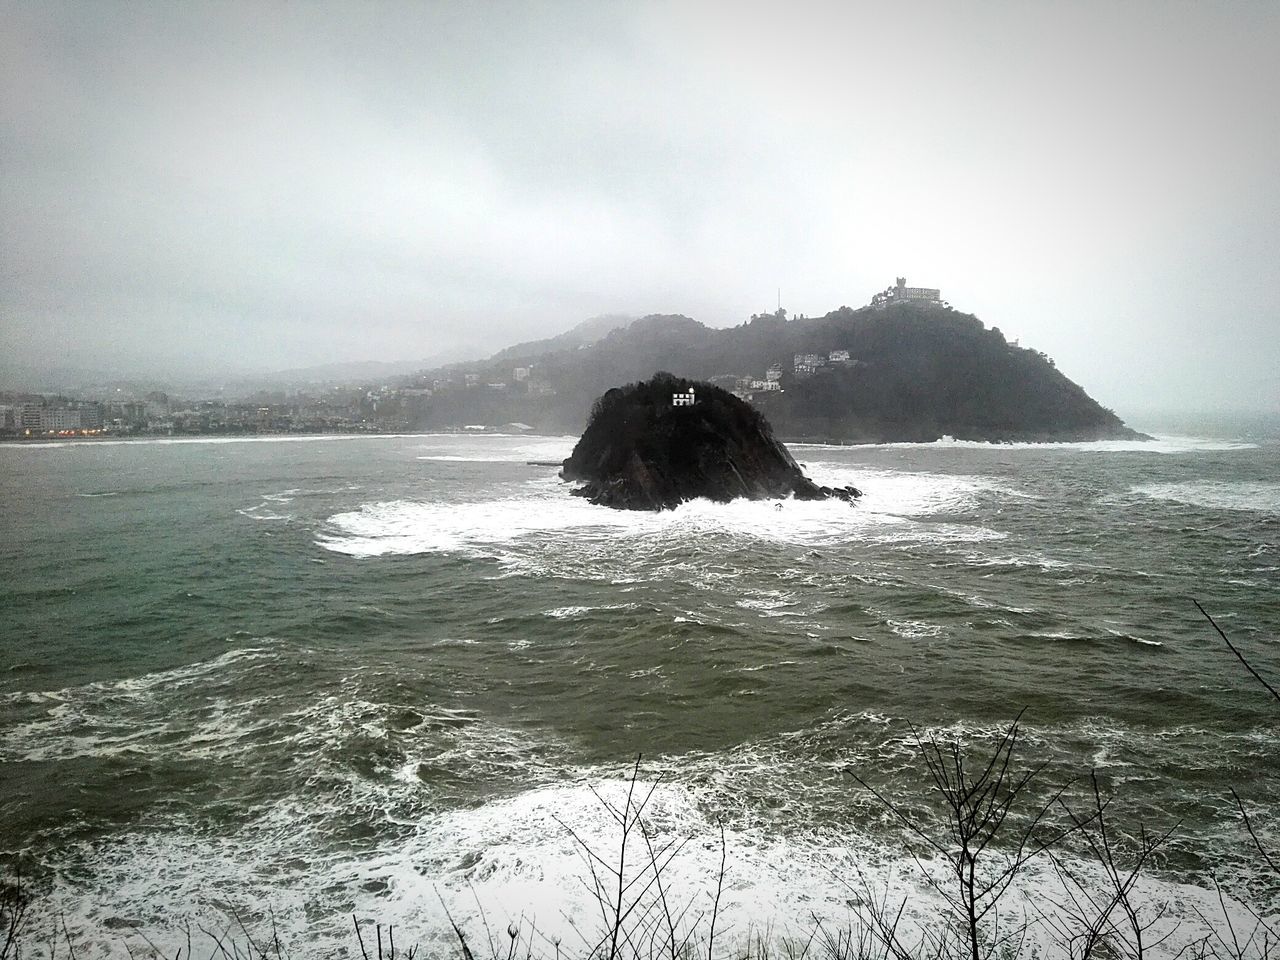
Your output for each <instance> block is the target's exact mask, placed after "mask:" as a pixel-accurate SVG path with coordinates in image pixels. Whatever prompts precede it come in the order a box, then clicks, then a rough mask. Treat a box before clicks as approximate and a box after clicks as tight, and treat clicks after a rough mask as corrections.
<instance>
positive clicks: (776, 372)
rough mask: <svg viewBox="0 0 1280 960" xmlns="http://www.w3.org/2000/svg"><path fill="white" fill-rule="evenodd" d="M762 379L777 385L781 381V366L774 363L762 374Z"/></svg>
mask: <svg viewBox="0 0 1280 960" xmlns="http://www.w3.org/2000/svg"><path fill="white" fill-rule="evenodd" d="M764 378H765V380H767V381H770V382H772V383H777V382H778V381H779V380H781V379H782V364H780V363H775V364H773V365H772V366H771V367H769V369H768V370H766V371H765V372H764Z"/></svg>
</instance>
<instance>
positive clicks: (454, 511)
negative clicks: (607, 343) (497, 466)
mask: <svg viewBox="0 0 1280 960" xmlns="http://www.w3.org/2000/svg"><path fill="white" fill-rule="evenodd" d="M827 466H828V465H825V464H824V465H822V469H823V471H825V473H822V472H820V473H819V476H821V478H822V480H821V482H829V483H835V484H838V485H844V484H847V483H850V482H854V481H857V482H859V483H860V484H861V485H862V486H863V487H864V488H865V491H866V495H865V496H864V497H863V499H862V500H861V501H858V502H855V503H846V502H844V501H841V500H819V501H798V500H785V501H764V500H735V501H732V502H731V503H715V502H712V501H710V500H701V499H699V500H692V501H689V502H687V503H683V504H681V505H680V506H678V507H677V508H676V509H674V510H664V511H661V512H649V511H627V510H610V509H607V508H603V507H599V506H596V505H595V504H592V503H589V502H588V501H586V500H584V499H581V498H577V497H572V496H570V495H569V486H568V484H565V483H563V482H560V481H558V480H557V479H556V478H554V477H545V478H537V479H533V480H529V481H527V482H525V483H523V484H521V485H520V486H519V487H518V488H515V489H518V490H519V491H520V493H519V495H516V496H506V497H499V498H495V499H491V500H476V501H469V502H458V501H435V500H393V501H383V502H378V503H368V504H364V505H362V506H361V507H359V509H356V510H351V511H346V512H343V513H339V514H336V515H334V516H332V517H330V518H329V520H328V523H327V526H326V528H325V529H323V530H322V531H321V532H320V534H319V535H318V537H317V539H316V543H317V544H318V545H320V546H322V547H324V548H326V549H328V550H333V551H335V552H337V553H344V554H347V555H348V556H352V557H361V558H369V557H379V556H387V555H410V554H422V553H447V552H463V553H468V554H472V555H481V556H491V557H497V558H498V559H500V560H504V561H520V562H525V561H534V560H538V559H539V558H541V559H542V560H548V558H550V557H553V556H555V555H556V554H561V555H563V554H564V553H566V552H569V551H574V552H576V553H577V554H579V555H582V554H584V553H591V554H592V555H593V556H594V555H597V554H599V553H608V552H609V550H608V548H609V547H610V546H611V545H614V544H616V541H617V539H618V538H619V537H623V538H628V539H630V540H633V541H635V540H639V541H641V543H640V544H638V545H636V544H633V552H634V549H635V548H637V547H638V548H639V553H640V554H641V555H643V553H644V552H645V551H646V550H647V551H649V552H652V553H654V554H662V556H661V559H662V561H663V562H664V563H666V564H668V565H671V564H673V563H676V564H678V563H679V562H681V560H680V559H679V558H676V559H672V558H670V557H667V556H666V555H665V554H664V553H663V551H665V550H668V549H670V548H671V547H672V546H677V547H678V545H679V544H681V543H692V542H696V541H699V540H706V539H708V538H714V537H727V538H730V539H737V540H743V541H756V542H766V543H774V544H778V543H791V544H797V545H807V546H820V545H823V544H830V543H841V542H846V541H848V540H874V541H880V542H890V543H895V542H922V541H938V540H946V541H975V540H993V539H1000V538H1001V537H1002V536H1003V534H1000V533H998V532H996V531H993V530H990V529H988V528H984V527H980V526H976V525H972V524H965V523H955V522H948V523H930V522H923V521H924V520H925V519H926V518H928V517H929V516H930V515H932V514H939V513H943V514H955V513H963V512H965V511H967V510H968V509H969V507H971V506H972V505H973V504H974V503H975V502H976V498H977V496H978V495H980V494H981V493H982V492H983V491H993V492H997V493H999V492H1002V491H1003V490H1004V488H1003V487H1001V486H1000V485H998V484H996V483H994V482H990V481H986V480H984V479H983V478H980V477H967V476H961V477H954V476H948V475H936V474H921V473H908V472H899V471H886V470H880V471H848V472H847V473H845V472H842V471H841V470H838V469H837V470H827V469H826V468H827ZM864 478H865V480H864ZM507 489H508V490H512V489H513V488H512V487H508V488H507ZM569 534H571V535H572V536H568V535H569ZM615 574H616V571H615Z"/></svg>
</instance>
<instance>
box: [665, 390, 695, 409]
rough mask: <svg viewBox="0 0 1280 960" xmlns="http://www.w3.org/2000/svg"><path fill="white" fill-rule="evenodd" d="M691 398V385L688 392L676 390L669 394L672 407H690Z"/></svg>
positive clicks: (692, 398)
mask: <svg viewBox="0 0 1280 960" xmlns="http://www.w3.org/2000/svg"><path fill="white" fill-rule="evenodd" d="M693 400H694V396H693V387H690V388H689V392H688V393H680V392H679V391H677V392H675V393H673V394H671V405H672V406H673V407H692V406H693Z"/></svg>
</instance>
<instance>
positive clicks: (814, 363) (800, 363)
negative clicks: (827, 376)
mask: <svg viewBox="0 0 1280 960" xmlns="http://www.w3.org/2000/svg"><path fill="white" fill-rule="evenodd" d="M826 365H827V358H826V357H824V356H822V354H820V353H797V354H796V355H795V358H794V360H793V361H792V368H793V369H794V370H795V372H796V376H797V377H807V376H810V375H811V374H813V373H815V372H816V371H817V370H818V368H819V367H825V366H826Z"/></svg>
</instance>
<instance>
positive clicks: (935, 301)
mask: <svg viewBox="0 0 1280 960" xmlns="http://www.w3.org/2000/svg"><path fill="white" fill-rule="evenodd" d="M895 303H919V304H924V305H926V306H938V307H940V306H943V303H942V291H941V290H938V289H936V288H934V287H908V286H907V278H906V277H897V278H896V282H895V283H894V285H893V286H892V287H887V288H886V289H884V290H881V291H880V292H879V293H877V294H876V295H875V296H874V297H872V298H871V306H873V307H875V308H876V309H877V310H883V309H884V308H885V307H887V306H890V305H891V304H895Z"/></svg>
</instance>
